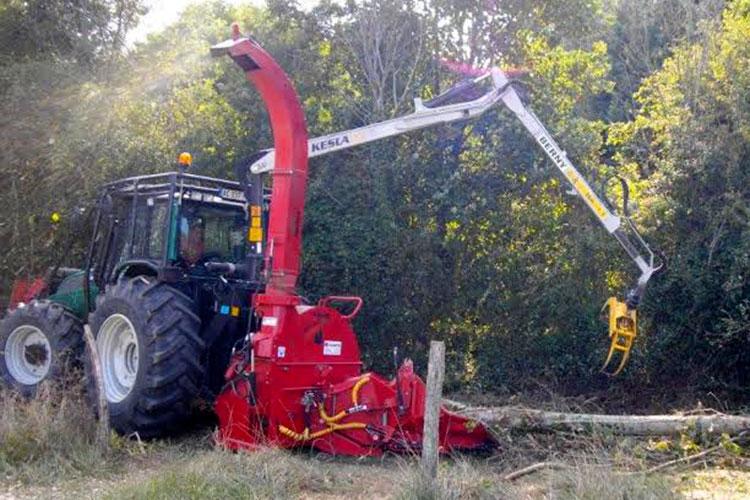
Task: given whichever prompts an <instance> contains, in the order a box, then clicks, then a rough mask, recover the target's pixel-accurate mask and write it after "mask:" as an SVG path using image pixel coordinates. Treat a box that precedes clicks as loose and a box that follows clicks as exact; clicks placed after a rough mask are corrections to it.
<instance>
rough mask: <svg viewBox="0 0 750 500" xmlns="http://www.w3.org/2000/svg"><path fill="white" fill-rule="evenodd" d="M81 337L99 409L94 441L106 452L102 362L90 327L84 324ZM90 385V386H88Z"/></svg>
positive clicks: (106, 409)
mask: <svg viewBox="0 0 750 500" xmlns="http://www.w3.org/2000/svg"><path fill="white" fill-rule="evenodd" d="M83 337H84V339H85V340H86V347H87V349H86V351H87V352H88V355H89V361H90V362H91V375H93V376H94V384H93V385H94V387H96V399H97V402H98V405H97V406H98V410H99V424H98V426H97V430H96V441H97V443H98V445H99V448H100V449H101V450H102V451H103V452H106V451H107V450H109V405H108V404H107V397H106V396H105V394H104V379H103V377H102V364H101V361H100V358H99V351H98V349H97V348H96V340H94V334H93V333H91V327H90V326H89V325H84V327H83ZM89 387H90V386H89Z"/></svg>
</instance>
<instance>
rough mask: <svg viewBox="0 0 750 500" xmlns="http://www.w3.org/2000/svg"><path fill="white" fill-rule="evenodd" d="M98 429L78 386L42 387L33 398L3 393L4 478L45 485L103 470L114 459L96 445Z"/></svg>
mask: <svg viewBox="0 0 750 500" xmlns="http://www.w3.org/2000/svg"><path fill="white" fill-rule="evenodd" d="M95 428H96V421H95V419H94V415H93V412H92V411H90V409H89V408H88V405H87V404H86V402H85V398H84V397H83V395H82V391H81V390H79V388H77V387H73V388H67V389H62V388H60V387H51V386H46V387H42V388H41V389H40V391H39V393H38V394H37V396H36V397H34V398H32V399H25V398H22V397H20V396H18V395H16V394H14V393H10V392H8V391H2V392H0V477H2V478H4V479H9V480H13V481H19V482H22V483H34V484H46V483H49V482H52V481H54V480H56V479H60V478H71V477H81V476H89V475H93V474H98V473H101V472H103V471H104V469H106V468H107V467H108V466H109V465H110V464H111V458H112V457H106V456H105V453H106V452H104V451H102V450H101V449H100V447H98V446H97V445H96V442H95V436H94V434H95ZM108 458H109V459H110V460H108Z"/></svg>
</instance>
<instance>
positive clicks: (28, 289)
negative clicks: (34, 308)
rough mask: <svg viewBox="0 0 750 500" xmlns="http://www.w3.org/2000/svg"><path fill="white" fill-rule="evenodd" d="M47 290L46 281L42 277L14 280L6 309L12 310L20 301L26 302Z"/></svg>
mask: <svg viewBox="0 0 750 500" xmlns="http://www.w3.org/2000/svg"><path fill="white" fill-rule="evenodd" d="M46 290H47V281H46V280H45V279H44V278H34V279H30V280H22V279H19V280H16V281H15V282H14V283H13V288H12V290H11V292H10V303H9V304H8V310H9V311H12V310H13V309H15V308H17V307H18V304H20V303H28V302H31V301H32V300H34V299H35V298H37V297H39V296H40V295H41V294H43V293H44V292H45V291H46Z"/></svg>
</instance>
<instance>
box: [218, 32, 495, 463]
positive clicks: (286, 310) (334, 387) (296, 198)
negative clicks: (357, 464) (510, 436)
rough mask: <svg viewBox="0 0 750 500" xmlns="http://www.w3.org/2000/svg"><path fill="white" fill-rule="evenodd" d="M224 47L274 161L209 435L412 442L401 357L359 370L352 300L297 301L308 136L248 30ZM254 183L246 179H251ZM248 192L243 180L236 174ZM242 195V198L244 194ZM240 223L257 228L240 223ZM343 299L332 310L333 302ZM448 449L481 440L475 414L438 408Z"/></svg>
mask: <svg viewBox="0 0 750 500" xmlns="http://www.w3.org/2000/svg"><path fill="white" fill-rule="evenodd" d="M212 53H213V54H214V55H224V54H227V55H229V56H230V57H231V58H232V59H233V60H234V62H235V63H237V64H238V65H239V66H240V67H241V68H242V69H243V70H244V71H245V74H246V76H247V79H248V80H249V81H250V82H251V83H253V84H254V85H255V87H256V88H257V90H258V91H259V93H260V95H261V98H262V99H263V101H264V103H265V105H266V107H267V109H268V115H269V118H270V120H271V127H272V130H273V138H274V145H275V164H276V168H274V169H273V172H272V173H271V175H272V179H273V185H272V193H271V200H272V201H271V209H270V215H269V221H268V230H267V231H268V235H267V237H266V247H265V252H266V257H267V268H266V273H267V279H268V281H267V285H266V289H265V292H264V293H261V294H257V295H255V296H254V297H253V306H254V309H255V313H256V314H257V316H258V317H259V318H260V322H259V324H260V326H259V328H257V329H256V331H251V332H249V333H248V335H247V337H246V338H245V339H244V342H240V343H238V346H237V348H236V349H235V351H234V353H233V355H232V360H231V363H230V366H229V368H228V370H227V374H226V385H225V386H224V389H223V390H222V391H221V393H220V394H219V396H218V397H217V400H216V404H215V409H216V412H217V414H218V416H219V421H220V427H219V431H218V441H219V442H220V443H221V444H223V445H224V446H226V447H228V448H232V449H238V448H252V447H254V446H256V445H257V444H273V445H277V446H284V447H293V446H298V445H311V446H313V447H315V448H317V449H320V450H322V451H326V452H329V453H334V454H344V455H379V454H382V453H383V452H384V451H387V450H392V451H404V450H414V449H418V448H419V447H420V444H421V432H422V418H423V408H424V393H425V387H424V384H423V383H422V381H421V380H420V379H419V378H418V377H417V376H416V375H415V374H414V371H413V369H412V365H411V362H410V361H406V362H404V364H403V365H402V366H401V368H400V369H399V370H398V372H397V375H396V377H395V379H394V380H391V381H388V380H385V379H383V378H382V377H380V376H378V375H376V374H373V373H362V361H361V359H360V353H359V347H358V344H357V339H356V336H355V335H354V331H353V330H352V327H351V323H350V322H351V320H352V319H353V318H354V316H355V315H356V314H357V312H358V311H359V309H360V308H361V306H362V300H361V299H359V298H356V297H328V298H326V299H323V300H321V301H320V302H319V303H318V304H317V305H316V306H309V305H304V304H303V301H302V299H301V298H300V297H299V296H298V295H297V294H296V293H295V291H294V289H295V285H296V281H297V276H298V274H299V268H300V252H301V237H302V235H301V228H302V217H303V213H304V202H305V188H306V181H307V159H308V154H307V149H308V142H307V141H308V137H307V128H306V125H305V120H304V115H303V112H302V108H301V107H300V103H299V100H298V98H297V95H296V93H295V91H294V87H293V86H292V83H291V82H290V81H289V79H288V78H287V76H286V75H285V74H284V72H283V71H282V70H281V68H280V67H279V66H278V65H277V63H276V62H275V61H274V59H273V58H272V57H271V56H270V55H269V54H268V53H266V52H265V51H264V50H263V49H262V48H261V47H260V46H259V45H258V44H257V42H255V41H254V40H253V39H251V38H249V37H244V36H242V35H241V34H240V33H239V29H238V28H237V26H236V25H233V33H232V39H231V40H227V41H226V42H223V43H221V44H219V45H216V46H214V47H213V48H212ZM255 183H256V184H257V180H256V181H255ZM243 184H244V185H245V186H246V189H247V190H250V189H252V188H251V182H248V180H247V179H245V180H244V181H243ZM248 199H249V197H248ZM250 226H251V227H261V224H260V221H257V223H256V221H254V220H251V224H250ZM347 303H348V304H349V305H350V307H352V310H351V311H350V312H348V314H343V313H342V312H340V311H339V310H338V309H337V308H335V307H334V306H335V305H337V304H338V305H339V306H345V305H346V304H347ZM440 431H441V438H440V441H441V444H442V446H443V449H444V450H446V451H448V450H471V449H480V448H484V447H486V446H492V445H493V443H494V441H493V440H492V438H491V437H490V435H489V434H488V432H487V430H486V429H485V428H484V427H483V426H482V425H481V424H479V423H477V422H475V421H472V420H468V419H464V418H462V417H460V416H458V415H454V414H452V413H450V412H448V411H442V413H441V418H440Z"/></svg>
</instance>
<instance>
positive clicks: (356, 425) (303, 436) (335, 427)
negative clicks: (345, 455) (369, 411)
mask: <svg viewBox="0 0 750 500" xmlns="http://www.w3.org/2000/svg"><path fill="white" fill-rule="evenodd" d="M366 427H367V424H365V423H362V422H352V423H350V424H329V427H328V428H327V429H323V430H320V431H318V432H313V433H312V434H310V429H308V428H305V430H304V431H303V432H302V433H299V432H294V431H293V430H292V429H290V428H288V427H284V426H283V425H279V432H280V433H282V434H283V435H285V436H286V437H288V438H291V439H294V440H295V441H298V442H303V441H310V440H313V439H318V438H319V437H323V436H325V435H327V434H330V433H332V432H334V431H345V430H349V429H364V428H366Z"/></svg>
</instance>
